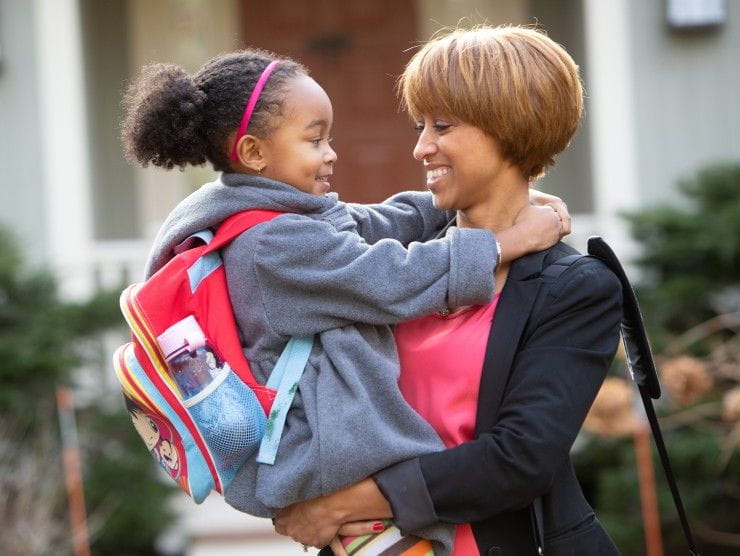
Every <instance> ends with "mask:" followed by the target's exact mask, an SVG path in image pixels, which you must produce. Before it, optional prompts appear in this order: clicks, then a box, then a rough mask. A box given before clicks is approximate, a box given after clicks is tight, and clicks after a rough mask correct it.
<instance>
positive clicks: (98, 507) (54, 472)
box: [0, 230, 173, 556]
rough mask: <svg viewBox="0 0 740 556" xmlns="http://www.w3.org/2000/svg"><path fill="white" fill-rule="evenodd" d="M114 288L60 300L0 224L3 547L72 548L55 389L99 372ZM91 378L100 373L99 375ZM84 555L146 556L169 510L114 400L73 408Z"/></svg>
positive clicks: (114, 311)
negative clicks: (86, 537)
mask: <svg viewBox="0 0 740 556" xmlns="http://www.w3.org/2000/svg"><path fill="white" fill-rule="evenodd" d="M121 322H122V321H121V317H120V313H119V310H118V292H117V291H116V292H112V291H109V292H100V293H99V294H97V295H96V296H94V297H93V298H92V299H90V300H88V301H86V302H84V303H72V302H65V301H62V300H61V299H60V298H59V296H58V295H57V289H56V284H55V280H54V279H53V278H52V276H51V275H50V274H49V273H47V272H44V271H38V270H31V269H28V268H26V266H25V265H24V261H23V257H22V256H21V253H20V250H19V248H18V246H17V244H16V242H15V240H14V238H13V236H12V235H11V234H10V233H9V232H8V231H7V230H0V360H2V362H3V364H2V365H0V492H2V493H3V495H2V497H0V530H2V539H3V540H2V553H3V554H7V555H9V556H14V555H21V554H22V555H24V556H26V555H48V554H69V553H71V547H70V544H69V543H70V539H69V537H70V535H69V529H70V526H69V520H68V515H67V502H66V493H65V486H64V485H65V483H64V471H63V467H62V457H61V450H62V448H61V446H60V435H59V423H58V417H57V410H56V405H55V389H56V387H57V386H59V385H62V384H73V383H74V379H75V376H76V374H77V373H74V374H73V371H76V370H78V369H80V368H81V367H84V366H88V367H90V368H93V369H107V368H108V366H109V365H108V362H107V361H103V360H101V357H106V358H107V357H109V354H104V353H102V351H104V350H95V349H90V346H91V345H96V343H97V345H99V341H100V336H101V334H103V332H104V331H106V330H110V329H112V328H114V327H120V325H121ZM98 376H99V373H98ZM77 428H78V437H79V440H80V449H81V458H82V462H83V476H84V479H85V484H84V489H85V498H86V502H87V509H88V526H89V529H90V534H91V544H92V551H93V554H96V555H98V554H101V555H107V554H110V555H114V554H115V555H117V556H118V555H127V554H132V555H133V554H137V555H138V554H141V555H144V554H155V553H156V552H155V550H154V548H153V546H154V540H155V538H156V536H157V535H158V534H159V533H161V531H162V529H163V528H164V527H165V526H166V525H167V524H168V523H169V522H170V520H171V519H172V517H173V515H172V513H171V511H170V510H169V509H168V508H169V506H168V505H167V504H166V503H165V501H166V499H167V495H168V493H169V492H170V491H171V487H170V486H169V485H168V484H165V483H163V482H161V481H160V479H158V475H157V471H156V469H157V467H156V466H155V465H153V464H152V461H151V457H150V456H149V454H147V452H146V450H145V449H142V445H141V441H140V440H139V439H138V437H137V436H136V435H135V434H133V429H132V427H131V423H130V419H129V418H128V415H127V413H126V412H125V411H124V410H123V402H122V401H121V402H120V403H118V404H110V402H109V399H108V400H100V403H95V402H93V403H87V404H85V405H84V406H83V407H78V408H77Z"/></svg>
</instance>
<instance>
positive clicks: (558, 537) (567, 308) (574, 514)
mask: <svg viewBox="0 0 740 556" xmlns="http://www.w3.org/2000/svg"><path fill="white" fill-rule="evenodd" d="M575 252H576V251H575V250H573V249H572V248H570V247H568V246H566V245H565V244H562V243H559V244H557V245H555V246H554V247H552V248H550V249H548V250H546V251H542V252H539V253H534V254H530V255H527V256H525V257H522V258H521V259H518V260H516V261H514V263H513V264H512V266H511V269H510V272H509V275H508V278H507V281H506V285H505V286H504V289H503V290H502V292H501V296H500V298H499V302H498V307H497V309H496V314H495V318H494V322H493V326H492V328H491V332H490V338H489V344H488V349H487V352H486V356H485V360H484V367H483V374H482V378H481V383H480V391H479V399H478V413H477V421H476V438H475V440H473V441H471V442H468V443H466V444H463V445H461V446H458V447H455V448H452V449H449V450H444V451H442V452H437V453H432V454H428V455H424V456H421V457H420V458H418V461H419V466H420V468H421V475H422V476H423V481H424V483H425V486H426V489H427V491H428V493H429V496H430V497H431V501H432V504H433V507H434V511H435V512H436V517H437V518H438V519H440V520H442V521H448V522H452V523H471V525H472V529H473V533H474V535H475V538H476V541H477V544H478V547H479V549H480V553H481V554H482V555H489V554H490V555H506V556H509V555H517V556H518V555H526V554H537V550H536V544H535V540H534V535H533V526H532V517H531V503H532V501H533V500H534V499H536V498H537V497H542V500H543V509H544V536H545V554H547V555H548V556H558V555H560V554H563V555H564V554H568V555H580V554H583V555H589V556H591V555H599V554H616V553H617V551H616V548H615V547H614V545H613V544H612V542H611V540H610V539H609V538H608V536H607V535H606V534H605V532H604V531H603V529H602V528H601V526H600V524H599V523H598V521H597V520H596V519H595V517H594V514H593V510H592V509H591V507H590V506H589V505H588V503H587V502H586V500H585V498H584V496H583V494H582V492H581V488H580V486H579V484H578V481H577V480H576V477H575V474H574V472H573V468H572V465H571V462H570V458H569V452H570V448H571V446H572V444H573V441H574V440H575V438H576V435H577V434H578V432H579V430H580V428H581V425H582V423H583V420H584V419H585V416H586V413H587V412H588V410H589V408H590V406H591V404H592V402H593V400H594V398H595V396H596V394H597V392H598V390H599V388H600V386H601V383H602V381H603V379H604V377H605V376H606V372H607V370H608V368H609V366H610V364H611V361H612V359H613V357H614V353H615V351H616V347H617V343H618V338H619V322H620V318H621V314H622V297H621V286H620V283H619V281H618V279H617V277H616V276H615V275H614V274H613V273H612V272H611V271H610V270H609V269H608V268H606V266H605V265H604V264H603V263H601V262H600V261H597V260H595V259H592V258H582V259H579V260H578V261H577V262H575V263H574V264H572V265H571V266H570V267H568V268H567V269H566V270H565V271H564V272H563V273H562V274H561V275H560V276H559V277H558V278H557V279H555V280H554V281H552V282H548V281H546V280H544V279H542V277H541V272H542V271H543V270H544V269H545V268H547V267H548V266H549V265H551V264H552V263H553V262H555V261H556V260H558V259H560V258H562V257H564V256H566V255H569V254H573V253H575ZM383 490H384V492H386V489H383ZM391 490H392V489H391ZM392 496H393V495H392V494H391V496H389V497H390V498H391V505H392V506H394V511H395V510H396V504H395V503H394V500H393V499H392ZM395 502H397V503H398V504H399V507H400V506H402V505H403V504H402V503H401V502H400V501H398V500H396V501H395ZM400 517H401V516H397V522H398V523H399V525H400V523H401V522H402V521H403V520H402V519H398V518H400Z"/></svg>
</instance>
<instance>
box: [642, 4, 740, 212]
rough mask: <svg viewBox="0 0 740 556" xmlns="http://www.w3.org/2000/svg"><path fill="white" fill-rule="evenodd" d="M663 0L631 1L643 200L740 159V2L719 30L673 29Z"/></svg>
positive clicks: (671, 193)
mask: <svg viewBox="0 0 740 556" xmlns="http://www.w3.org/2000/svg"><path fill="white" fill-rule="evenodd" d="M665 4H666V2H643V1H642V0H630V11H629V29H630V43H631V66H632V69H633V72H634V80H633V88H634V92H633V96H634V121H635V129H636V140H637V149H636V153H637V167H638V173H637V179H638V183H639V188H638V190H639V194H640V204H642V205H652V204H655V203H658V202H662V201H665V200H666V199H668V200H670V199H672V198H674V197H675V196H676V193H675V186H676V183H677V182H678V180H680V179H682V178H686V177H690V176H692V175H693V174H694V173H695V172H696V170H697V169H698V168H700V167H701V166H703V165H705V164H707V163H710V162H713V161H720V160H734V161H735V162H740V103H739V102H738V91H740V62H739V60H740V2H736V1H734V0H727V1H726V2H725V5H726V9H727V20H726V22H725V24H724V25H722V26H721V27H719V28H710V29H705V30H695V31H681V32H679V31H675V30H670V29H669V28H668V25H667V23H666V18H665V15H664V9H665Z"/></svg>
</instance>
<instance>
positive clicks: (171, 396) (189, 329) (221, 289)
mask: <svg viewBox="0 0 740 556" xmlns="http://www.w3.org/2000/svg"><path fill="white" fill-rule="evenodd" d="M279 214H281V213H280V212H276V211H267V210H252V211H244V212H240V213H237V214H235V215H233V216H231V217H230V218H228V219H227V220H225V221H224V222H223V223H222V224H221V226H219V228H218V231H217V232H216V234H215V236H214V235H213V233H212V232H211V231H210V230H206V231H203V232H199V233H197V234H194V235H193V236H191V237H189V238H188V239H187V240H185V241H184V242H183V243H182V244H180V245H179V246H178V248H177V249H176V253H177V254H176V255H175V256H174V257H173V258H172V259H171V260H170V261H168V262H167V264H165V265H164V266H163V267H162V268H161V269H160V270H159V271H157V272H156V273H155V274H154V275H153V276H152V277H151V278H149V279H148V280H147V281H146V282H143V283H136V284H133V285H131V286H129V287H128V288H126V289H125V290H124V291H123V293H122V294H121V310H122V312H123V315H124V317H125V319H126V321H127V323H128V325H129V327H130V328H131V331H132V341H131V342H129V343H127V344H125V345H123V346H121V347H119V348H118V350H117V351H116V353H115V355H114V358H113V359H114V367H115V370H116V375H117V377H118V380H119V382H120V383H121V387H122V390H123V396H124V401H125V403H126V407H127V409H128V411H129V414H130V415H131V419H132V421H133V424H134V427H135V428H136V431H137V432H138V433H139V435H140V436H141V437H142V439H143V440H144V442H145V444H146V446H147V448H148V449H149V451H150V452H151V454H152V455H153V456H154V458H155V460H156V461H157V462H158V463H159V464H160V465H161V466H162V467H163V468H164V469H165V471H166V472H167V473H168V474H169V475H170V477H172V478H173V479H174V480H175V481H176V482H177V483H178V484H179V486H180V487H181V488H182V489H183V490H184V491H185V492H187V493H188V494H189V495H190V496H191V497H192V498H193V499H194V500H195V501H196V502H197V503H200V502H202V501H203V500H204V499H205V498H206V497H207V496H208V494H209V493H210V491H211V490H216V491H217V492H219V493H221V494H223V493H224V492H225V490H226V488H227V487H228V485H229V483H230V482H231V480H232V479H233V477H234V475H235V474H236V471H237V470H238V469H239V468H240V467H241V465H242V464H243V463H244V462H245V461H246V459H247V458H249V457H251V456H252V455H253V454H254V453H255V452H256V451H257V449H258V448H260V446H261V445H262V450H261V452H260V458H261V459H260V458H258V461H262V462H264V463H272V462H273V461H274V458H275V454H276V452H277V443H278V442H279V438H280V433H281V432H282V425H283V423H284V420H285V414H286V413H287V410H288V408H289V407H290V404H291V402H292V397H293V394H294V393H295V390H296V385H297V383H298V379H299V378H300V373H301V372H302V370H303V368H304V367H305V364H306V361H307V359H308V355H309V352H310V350H311V345H312V343H313V338H298V339H296V338H294V339H291V341H290V342H289V344H288V346H287V347H286V349H285V351H284V352H283V355H282V356H281V358H280V360H279V361H278V364H277V365H276V367H275V370H274V371H273V373H272V375H271V377H270V381H269V382H268V383H267V384H266V385H261V384H259V383H258V382H257V381H256V380H255V378H254V376H253V375H252V372H251V370H250V368H249V363H248V362H247V359H246V357H245V356H244V352H243V351H242V346H241V342H240V341H239V333H238V330H237V327H236V322H235V320H234V315H233V311H232V307H231V301H230V299H229V293H228V288H227V284H226V273H225V271H224V266H223V262H222V260H221V256H220V253H219V249H221V248H222V247H224V246H225V245H227V244H228V243H229V242H231V241H232V240H233V239H234V238H236V237H237V236H238V235H240V234H241V233H243V232H244V231H246V230H248V229H249V228H251V227H253V226H256V225H258V224H260V223H262V222H267V221H269V220H271V219H273V218H274V217H276V216H278V215H279ZM286 367H287V368H288V372H285V373H283V371H284V370H285V369H286ZM276 396H277V397H278V400H277V402H276V401H275V399H276ZM278 402H279V403H278ZM271 411H272V414H271V415H270V419H269V421H270V423H269V424H268V414H270V412H271ZM266 433H267V434H266Z"/></svg>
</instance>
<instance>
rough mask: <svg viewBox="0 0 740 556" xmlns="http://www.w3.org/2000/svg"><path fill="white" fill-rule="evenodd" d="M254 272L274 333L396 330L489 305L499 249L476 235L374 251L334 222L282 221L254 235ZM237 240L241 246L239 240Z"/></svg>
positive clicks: (382, 243)
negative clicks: (447, 310) (450, 309)
mask: <svg viewBox="0 0 740 556" xmlns="http://www.w3.org/2000/svg"><path fill="white" fill-rule="evenodd" d="M254 234H255V235H254V236H253V238H252V239H251V241H254V244H253V249H251V250H250V251H251V255H252V256H251V263H252V264H251V267H252V268H253V269H254V270H253V271H254V273H255V276H256V280H257V285H258V288H259V292H260V297H261V298H262V302H263V305H264V310H265V312H266V314H267V318H268V321H269V322H270V325H271V327H272V328H273V330H274V331H275V332H276V333H278V334H284V335H289V336H291V335H304V334H313V333H317V332H321V331H323V330H327V329H330V328H337V327H340V326H345V325H347V324H351V323H356V322H364V323H368V324H374V325H380V324H395V323H397V322H400V321H403V320H407V319H410V318H414V317H417V316H420V315H423V314H428V313H430V312H433V311H435V310H439V309H442V308H444V307H446V306H463V305H471V304H480V303H486V302H488V301H489V300H490V298H491V296H492V293H493V286H494V283H493V267H494V264H495V261H496V255H497V253H496V244H495V240H494V237H493V234H492V233H491V232H489V231H487V230H479V229H452V230H450V231H449V232H448V234H447V236H446V237H444V238H443V239H438V240H432V241H429V242H426V243H419V242H412V243H410V244H409V245H408V246H404V245H403V244H401V243H400V242H399V241H396V240H392V239H381V240H379V241H377V242H375V243H374V244H372V245H371V244H369V243H367V242H366V241H364V240H363V238H361V237H360V236H358V235H357V234H356V233H352V232H337V231H336V229H335V228H334V227H333V226H332V225H331V224H329V223H327V222H323V221H317V220H311V219H307V218H305V217H300V216H297V215H284V216H281V217H278V218H277V219H275V220H274V221H272V222H270V223H268V224H264V225H261V226H260V229H255V230H254ZM237 241H239V240H237Z"/></svg>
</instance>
